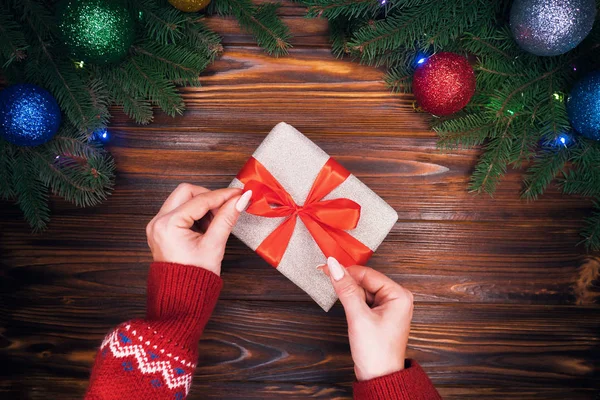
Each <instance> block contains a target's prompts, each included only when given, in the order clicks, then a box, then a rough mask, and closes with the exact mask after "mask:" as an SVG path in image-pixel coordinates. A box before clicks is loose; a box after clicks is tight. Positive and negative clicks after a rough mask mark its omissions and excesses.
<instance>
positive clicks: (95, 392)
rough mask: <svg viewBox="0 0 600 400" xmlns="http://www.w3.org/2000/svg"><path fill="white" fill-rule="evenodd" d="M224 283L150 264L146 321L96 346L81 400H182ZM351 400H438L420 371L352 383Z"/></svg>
mask: <svg viewBox="0 0 600 400" xmlns="http://www.w3.org/2000/svg"><path fill="white" fill-rule="evenodd" d="M222 286H223V281H222V280H221V278H220V277H219V276H217V275H215V274H213V273H212V272H209V271H207V270H205V269H203V268H198V267H192V266H189V265H179V264H170V263H153V264H152V265H151V267H150V274H149V277H148V310H147V314H146V318H145V319H137V320H131V321H127V322H124V323H123V324H121V325H119V326H118V327H116V328H115V329H114V330H113V331H111V332H110V333H109V334H108V335H107V336H106V338H105V339H104V341H103V342H102V345H101V346H100V350H99V351H98V355H97V356H96V361H95V363H94V367H93V369H92V376H91V379H90V386H89V389H88V392H87V395H86V397H85V398H86V400H108V399H145V400H153V399H156V400H159V399H160V400H163V399H164V400H167V399H169V400H183V399H185V398H186V397H187V395H188V393H189V391H190V387H191V385H192V376H193V373H194V368H195V367H196V360H197V359H198V341H199V340H200V336H201V335H202V331H203V330H204V326H205V325H206V323H207V322H208V319H209V318H210V315H211V314H212V312H213V309H214V307H215V304H216V303H217V299H218V297H219V293H220V291H221V287H222ZM354 399H355V400H437V399H441V397H440V396H439V394H438V393H437V391H436V390H435V388H434V387H433V385H432V384H431V382H430V381H429V378H428V377H427V375H426V374H425V372H424V371H423V370H422V369H421V367H420V366H419V365H418V364H417V363H416V362H415V361H412V360H408V361H407V366H406V369H404V370H403V371H400V372H396V373H394V374H390V375H387V376H383V377H381V378H376V379H373V380H370V381H365V382H355V383H354Z"/></svg>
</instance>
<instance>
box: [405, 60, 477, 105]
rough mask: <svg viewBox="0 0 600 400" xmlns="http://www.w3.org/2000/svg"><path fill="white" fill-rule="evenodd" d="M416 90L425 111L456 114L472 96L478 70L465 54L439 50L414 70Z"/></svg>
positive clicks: (418, 101)
mask: <svg viewBox="0 0 600 400" xmlns="http://www.w3.org/2000/svg"><path fill="white" fill-rule="evenodd" d="M413 93H414V95H415V98H416V99H417V103H418V104H419V106H421V108H423V109H424V110H425V111H427V112H430V113H432V114H434V115H449V114H453V113H455V112H457V111H458V110H460V109H461V108H463V107H464V106H466V105H467V103H468V102H469V100H471V97H473V93H475V73H474V72H473V68H472V67H471V65H470V64H469V62H468V61H467V59H466V58H465V57H463V56H459V55H458V54H454V53H437V54H434V55H432V56H431V57H429V58H428V59H427V60H425V62H424V63H423V64H421V65H419V66H418V67H417V69H416V70H415V74H414V76H413Z"/></svg>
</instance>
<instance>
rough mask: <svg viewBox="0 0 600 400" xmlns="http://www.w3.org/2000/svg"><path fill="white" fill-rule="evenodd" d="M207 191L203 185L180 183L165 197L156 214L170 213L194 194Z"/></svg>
mask: <svg viewBox="0 0 600 400" xmlns="http://www.w3.org/2000/svg"><path fill="white" fill-rule="evenodd" d="M207 192H210V190H209V189H207V188H205V187H202V186H196V185H192V184H190V183H180V184H179V186H177V187H176V188H175V190H173V192H171V194H170V195H169V197H167V199H166V200H165V202H164V203H163V205H162V207H161V208H160V210H159V211H158V214H157V216H161V215H164V214H167V213H170V212H171V211H173V210H174V209H176V208H177V207H179V206H181V205H182V204H185V203H187V202H188V201H190V200H191V199H193V198H194V197H195V196H198V195H199V194H202V193H207Z"/></svg>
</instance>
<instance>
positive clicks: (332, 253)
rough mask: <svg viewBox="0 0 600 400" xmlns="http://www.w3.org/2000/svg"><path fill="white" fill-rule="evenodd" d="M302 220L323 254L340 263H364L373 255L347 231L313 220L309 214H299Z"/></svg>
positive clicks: (347, 264) (346, 264) (348, 264)
mask: <svg viewBox="0 0 600 400" xmlns="http://www.w3.org/2000/svg"><path fill="white" fill-rule="evenodd" d="M300 218H301V219H302V222H303V223H304V225H305V226H306V228H307V229H308V231H309V232H310V234H311V235H312V237H313V238H314V240H315V242H316V243H317V245H318V246H319V248H320V249H321V251H322V252H323V254H324V255H325V257H334V258H335V259H336V260H338V261H339V262H340V263H342V265H345V266H350V265H355V264H359V265H364V264H366V262H367V261H368V260H369V258H371V256H372V255H373V251H372V250H371V249H370V248H368V247H367V246H365V245H364V244H363V243H362V242H361V241H359V240H358V239H356V238H354V237H353V236H352V235H350V234H349V233H347V232H345V231H343V230H340V229H336V228H331V227H329V226H327V225H325V224H322V223H320V222H318V221H315V220H314V219H313V218H311V217H310V216H306V215H302V214H300Z"/></svg>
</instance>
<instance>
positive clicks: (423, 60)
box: [417, 58, 426, 64]
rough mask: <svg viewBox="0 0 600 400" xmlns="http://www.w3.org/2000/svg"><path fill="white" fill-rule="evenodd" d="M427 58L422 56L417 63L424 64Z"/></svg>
mask: <svg viewBox="0 0 600 400" xmlns="http://www.w3.org/2000/svg"><path fill="white" fill-rule="evenodd" d="M425 60H426V58H420V59H419V61H417V64H423V63H424V62H425Z"/></svg>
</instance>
